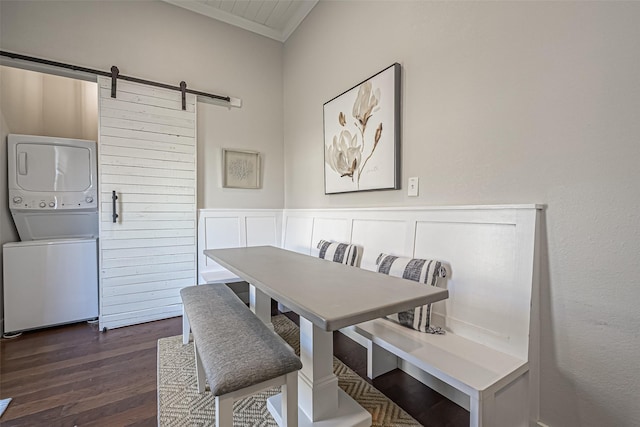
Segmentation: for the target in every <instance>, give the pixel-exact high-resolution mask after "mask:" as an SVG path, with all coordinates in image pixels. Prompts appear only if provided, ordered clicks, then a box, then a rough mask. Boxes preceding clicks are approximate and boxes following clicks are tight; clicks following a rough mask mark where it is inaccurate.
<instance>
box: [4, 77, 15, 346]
mask: <svg viewBox="0 0 640 427" xmlns="http://www.w3.org/2000/svg"><path fill="white" fill-rule="evenodd" d="M0 78H2V76H1V75H0ZM9 133H11V131H10V129H9V127H8V126H7V123H6V121H5V120H4V114H3V111H2V108H1V107H0V171H5V172H4V173H0V261H1V260H2V245H4V244H5V243H7V242H15V241H16V240H18V232H17V231H16V228H15V226H14V225H13V220H12V219H11V214H10V213H9V204H8V200H7V198H8V195H7V174H6V170H7V135H8V134H9ZM3 286H4V276H3V269H2V262H0V333H1V332H4V302H3V295H4V294H3V289H4V288H3Z"/></svg>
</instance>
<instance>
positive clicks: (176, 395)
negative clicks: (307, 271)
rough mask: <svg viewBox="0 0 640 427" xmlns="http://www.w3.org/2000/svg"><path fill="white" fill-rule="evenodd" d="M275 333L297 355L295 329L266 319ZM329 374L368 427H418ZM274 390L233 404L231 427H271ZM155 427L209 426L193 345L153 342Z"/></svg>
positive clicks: (363, 387) (342, 375) (359, 384)
mask: <svg viewBox="0 0 640 427" xmlns="http://www.w3.org/2000/svg"><path fill="white" fill-rule="evenodd" d="M272 322H273V326H274V328H275V330H276V332H277V333H278V334H279V335H280V336H281V337H282V338H284V340H285V341H287V342H288V343H289V344H290V345H291V346H292V347H293V348H294V349H296V353H297V352H298V351H299V350H298V349H299V347H300V343H299V336H298V327H297V326H296V324H295V323H293V322H292V321H291V320H289V319H288V318H287V317H286V316H284V315H278V316H275V317H273V318H272ZM333 372H334V373H335V374H336V375H337V376H338V385H339V386H340V388H342V389H343V390H344V391H345V392H346V393H347V394H349V395H350V396H351V397H353V398H354V399H355V400H356V401H358V403H360V405H362V406H363V407H364V408H365V409H366V410H368V411H369V412H370V413H371V417H372V419H373V423H372V425H373V426H419V425H420V424H419V423H418V422H417V421H416V420H414V419H413V418H412V417H411V416H409V414H407V413H406V412H405V411H404V410H402V409H401V408H400V407H399V406H397V405H396V404H395V403H393V402H392V401H391V400H389V399H388V398H387V397H386V396H385V395H383V394H382V393H380V392H379V391H378V390H376V389H375V388H374V387H373V386H372V385H370V384H369V383H367V382H366V381H364V380H363V379H362V378H360V377H359V376H358V374H356V373H355V372H353V371H352V370H351V369H349V368H348V367H347V366H346V365H345V364H344V363H342V362H340V361H339V360H338V359H336V358H335V357H334V358H333ZM277 393H279V387H277V388H273V389H269V390H266V391H264V392H261V393H258V394H254V395H253V396H251V397H247V398H245V399H242V400H238V401H237V402H235V404H234V407H233V425H234V426H273V427H276V426H277V424H276V422H275V421H274V420H273V417H271V414H270V413H269V411H268V410H267V404H266V400H267V398H269V397H270V396H273V395H274V394H277ZM158 424H159V425H160V426H162V427H181V426H185V427H186V426H189V427H191V426H213V425H215V403H214V398H213V396H212V395H211V393H209V392H208V391H206V392H205V393H203V394H202V395H200V394H198V390H197V386H196V377H195V365H194V357H193V344H189V345H183V344H182V337H181V336H175V337H171V338H163V339H160V340H158Z"/></svg>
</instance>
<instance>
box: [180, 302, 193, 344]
mask: <svg viewBox="0 0 640 427" xmlns="http://www.w3.org/2000/svg"><path fill="white" fill-rule="evenodd" d="M189 332H191V325H190V324H189V318H188V317H187V313H185V312H184V305H183V306H182V344H189Z"/></svg>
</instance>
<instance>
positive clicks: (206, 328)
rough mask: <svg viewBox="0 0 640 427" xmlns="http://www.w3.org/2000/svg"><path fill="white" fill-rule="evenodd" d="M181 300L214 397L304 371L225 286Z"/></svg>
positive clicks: (185, 293)
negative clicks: (297, 371)
mask: <svg viewBox="0 0 640 427" xmlns="http://www.w3.org/2000/svg"><path fill="white" fill-rule="evenodd" d="M180 295H181V296H182V302H183V304H184V309H185V312H186V313H187V317H188V319H189V323H190V324H191V331H192V333H193V339H194V342H195V343H196V345H197V348H198V353H199V354H200V358H201V359H202V367H203V368H204V371H205V374H206V376H207V380H208V381H209V387H210V388H211V391H212V393H213V394H214V396H222V395H225V394H227V393H230V392H232V391H236V390H240V389H243V388H245V387H248V386H251V385H253V384H259V383H261V382H264V381H267V380H270V379H272V378H276V377H279V376H281V375H285V374H288V373H290V372H293V371H296V370H299V369H300V368H302V362H300V359H299V358H298V357H297V356H296V355H295V353H294V352H293V350H292V349H291V347H289V346H288V345H287V344H286V343H285V342H284V341H283V340H282V338H280V337H279V336H278V335H276V334H275V333H274V332H273V331H271V330H270V329H269V328H268V327H267V326H266V325H265V324H264V323H262V321H261V320H260V319H258V318H257V317H256V316H255V315H254V314H253V313H252V312H251V310H249V308H248V307H247V306H246V305H244V304H243V303H242V301H240V299H239V298H238V297H237V296H236V295H235V294H234V293H233V291H232V290H231V289H229V288H228V287H227V286H226V285H224V284H209V285H200V286H190V287H188V288H183V289H182V290H181V291H180Z"/></svg>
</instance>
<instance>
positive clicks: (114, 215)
mask: <svg viewBox="0 0 640 427" xmlns="http://www.w3.org/2000/svg"><path fill="white" fill-rule="evenodd" d="M116 200H118V196H117V195H116V191H115V190H113V191H112V192H111V206H112V208H113V212H112V214H111V218H113V223H114V224H115V223H116V221H117V220H118V214H117V213H116Z"/></svg>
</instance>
